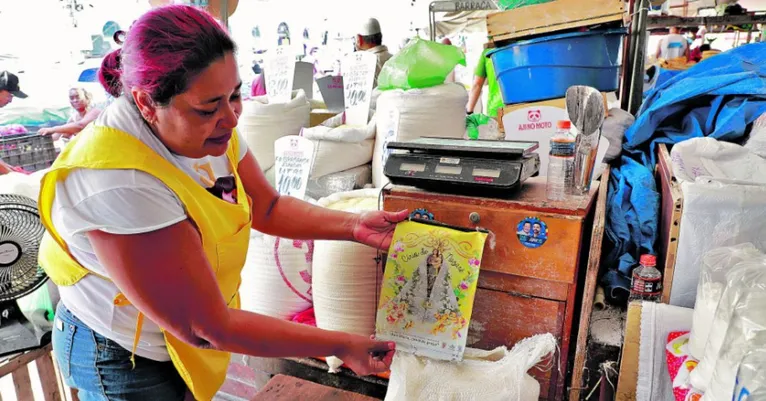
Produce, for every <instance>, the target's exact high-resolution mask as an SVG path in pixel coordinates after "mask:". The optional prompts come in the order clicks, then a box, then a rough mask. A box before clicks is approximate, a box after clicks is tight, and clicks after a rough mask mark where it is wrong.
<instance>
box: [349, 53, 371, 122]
mask: <svg viewBox="0 0 766 401" xmlns="http://www.w3.org/2000/svg"><path fill="white" fill-rule="evenodd" d="M341 65H342V68H341V70H342V71H343V96H344V99H345V103H346V124H349V125H367V118H368V117H369V113H370V102H371V101H372V89H373V87H372V85H373V83H374V81H375V67H376V66H377V65H378V58H377V57H376V56H375V55H374V54H372V53H370V52H356V53H352V54H349V55H348V56H346V58H344V59H343V63H342V64H341Z"/></svg>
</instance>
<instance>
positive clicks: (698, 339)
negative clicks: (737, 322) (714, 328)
mask: <svg viewBox="0 0 766 401" xmlns="http://www.w3.org/2000/svg"><path fill="white" fill-rule="evenodd" d="M759 256H763V254H762V253H761V252H760V251H759V250H758V249H757V248H756V247H755V245H753V244H751V243H749V242H748V243H744V244H739V245H735V246H730V247H722V248H716V249H713V250H711V251H709V252H707V253H706V254H704V255H703V256H702V269H701V271H700V280H699V284H698V286H697V301H696V302H695V304H694V317H693V321H692V330H691V333H690V334H689V352H690V353H691V355H692V356H693V357H694V358H695V359H697V360H700V359H702V357H703V356H704V355H705V345H706V344H707V339H708V335H709V334H710V326H711V325H712V324H713V316H714V315H715V309H716V307H718V301H720V299H721V295H722V294H723V289H724V288H725V287H726V273H728V272H729V271H731V269H732V268H733V267H734V266H736V265H737V264H739V263H740V262H742V261H745V260H748V259H753V258H757V257H759Z"/></svg>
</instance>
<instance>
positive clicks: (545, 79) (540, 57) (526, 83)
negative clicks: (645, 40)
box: [487, 29, 627, 104]
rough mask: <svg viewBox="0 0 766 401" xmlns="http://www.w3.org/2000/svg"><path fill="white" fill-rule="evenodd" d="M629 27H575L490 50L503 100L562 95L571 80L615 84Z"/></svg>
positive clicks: (601, 86)
mask: <svg viewBox="0 0 766 401" xmlns="http://www.w3.org/2000/svg"><path fill="white" fill-rule="evenodd" d="M626 32H627V30H625V29H612V30H606V31H603V30H602V31H589V32H572V33H564V34H559V35H551V36H545V37H540V38H536V39H530V40H524V41H520V42H515V43H512V44H510V45H508V46H505V47H502V48H500V49H495V50H492V51H490V52H488V53H487V56H488V57H490V58H491V59H492V63H493V64H494V66H495V75H497V80H498V83H499V84H500V92H501V93H502V95H503V101H504V102H505V104H514V103H526V102H538V101H541V100H548V99H558V98H562V97H564V96H565V95H566V92H567V89H568V88H569V87H570V86H573V85H587V86H592V87H594V88H596V89H598V90H599V91H602V92H612V91H615V90H617V88H618V86H619V80H620V65H621V63H622V57H621V52H620V49H621V47H622V37H623V36H624V35H625V34H626Z"/></svg>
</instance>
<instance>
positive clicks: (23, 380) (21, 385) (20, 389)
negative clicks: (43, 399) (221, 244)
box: [11, 366, 35, 401]
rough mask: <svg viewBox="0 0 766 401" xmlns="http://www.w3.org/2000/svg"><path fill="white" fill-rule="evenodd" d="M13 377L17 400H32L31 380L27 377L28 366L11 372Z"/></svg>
mask: <svg viewBox="0 0 766 401" xmlns="http://www.w3.org/2000/svg"><path fill="white" fill-rule="evenodd" d="M11 377H12V378H13V388H14V389H15V390H16V399H17V400H30V401H31V400H34V399H35V394H34V392H33V391H32V381H31V380H30V378H29V366H24V367H23V368H19V369H16V370H14V371H13V373H11Z"/></svg>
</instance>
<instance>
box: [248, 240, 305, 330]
mask: <svg viewBox="0 0 766 401" xmlns="http://www.w3.org/2000/svg"><path fill="white" fill-rule="evenodd" d="M313 251H314V244H313V242H312V241H293V240H289V239H284V238H277V237H273V236H271V235H266V234H261V233H259V232H257V231H255V230H253V231H252V232H251V236H250V247H249V248H248V250H247V261H246V262H245V267H244V269H242V286H241V287H240V290H239V292H240V296H241V299H242V309H243V310H247V311H250V312H255V313H260V314H263V315H267V316H273V317H276V318H280V319H285V320H287V319H291V318H292V317H293V316H294V315H295V314H297V313H299V312H303V311H305V310H306V309H308V308H310V307H311V261H312V257H313Z"/></svg>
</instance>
